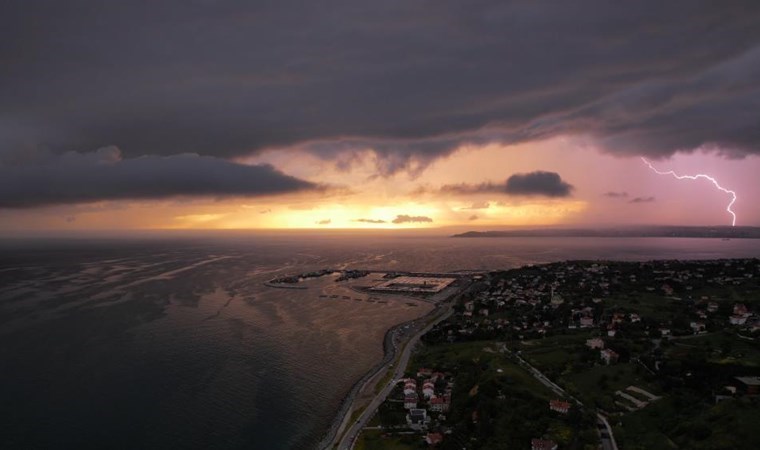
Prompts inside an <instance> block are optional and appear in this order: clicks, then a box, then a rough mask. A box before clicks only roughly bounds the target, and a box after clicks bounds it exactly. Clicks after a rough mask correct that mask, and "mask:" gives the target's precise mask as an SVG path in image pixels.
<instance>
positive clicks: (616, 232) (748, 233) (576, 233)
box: [452, 226, 760, 239]
mask: <svg viewBox="0 0 760 450" xmlns="http://www.w3.org/2000/svg"><path fill="white" fill-rule="evenodd" d="M452 237H464V238H477V237H490V238H493V237H610V238H621V237H670V238H719V239H760V227H679V226H642V227H620V228H534V229H516V230H495V231H468V232H465V233H459V234H455V235H453V236H452Z"/></svg>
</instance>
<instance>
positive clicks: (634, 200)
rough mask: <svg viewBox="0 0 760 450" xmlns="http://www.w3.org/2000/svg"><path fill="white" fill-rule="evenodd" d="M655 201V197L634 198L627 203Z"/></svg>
mask: <svg viewBox="0 0 760 450" xmlns="http://www.w3.org/2000/svg"><path fill="white" fill-rule="evenodd" d="M656 201H657V199H656V198H655V197H636V198H633V199H631V201H629V202H628V203H652V202H656Z"/></svg>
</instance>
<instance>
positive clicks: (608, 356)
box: [599, 348, 620, 366]
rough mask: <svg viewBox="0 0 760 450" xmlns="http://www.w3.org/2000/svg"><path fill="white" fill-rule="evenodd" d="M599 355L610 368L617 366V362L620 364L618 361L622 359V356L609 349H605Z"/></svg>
mask: <svg viewBox="0 0 760 450" xmlns="http://www.w3.org/2000/svg"><path fill="white" fill-rule="evenodd" d="M599 355H600V356H601V358H602V360H603V361H604V363H605V364H607V365H608V366H609V365H610V364H615V363H616V362H618V359H620V355H618V354H617V352H616V351H614V350H611V349H609V348H607V349H604V350H602V351H601V352H599Z"/></svg>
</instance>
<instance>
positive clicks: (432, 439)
mask: <svg viewBox="0 0 760 450" xmlns="http://www.w3.org/2000/svg"><path fill="white" fill-rule="evenodd" d="M425 442H427V444H428V445H438V444H440V443H441V442H443V435H442V434H441V433H428V434H427V436H425Z"/></svg>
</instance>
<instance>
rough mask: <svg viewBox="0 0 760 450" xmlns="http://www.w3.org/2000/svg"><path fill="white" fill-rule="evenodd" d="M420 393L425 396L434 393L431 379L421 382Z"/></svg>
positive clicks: (427, 396) (430, 395)
mask: <svg viewBox="0 0 760 450" xmlns="http://www.w3.org/2000/svg"><path fill="white" fill-rule="evenodd" d="M422 395H424V396H425V398H430V397H432V396H433V395H435V384H434V383H433V382H432V381H431V380H427V381H425V382H424V383H422Z"/></svg>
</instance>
